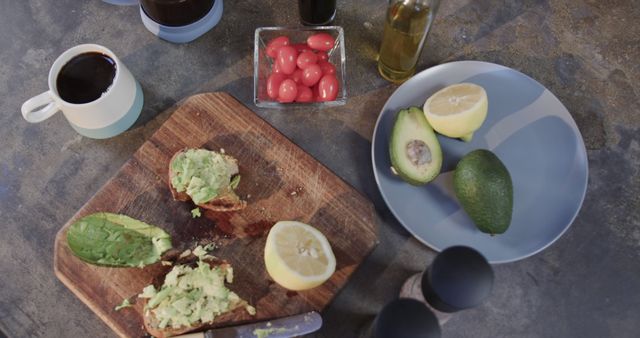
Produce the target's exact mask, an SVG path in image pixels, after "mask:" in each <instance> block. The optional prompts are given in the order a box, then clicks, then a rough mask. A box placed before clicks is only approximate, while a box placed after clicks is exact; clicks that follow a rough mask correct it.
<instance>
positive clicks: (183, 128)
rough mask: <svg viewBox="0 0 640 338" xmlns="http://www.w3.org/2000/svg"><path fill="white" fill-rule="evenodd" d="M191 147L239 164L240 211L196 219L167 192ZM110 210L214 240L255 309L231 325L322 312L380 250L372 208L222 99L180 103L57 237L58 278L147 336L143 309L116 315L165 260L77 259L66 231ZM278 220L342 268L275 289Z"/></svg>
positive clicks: (108, 318)
mask: <svg viewBox="0 0 640 338" xmlns="http://www.w3.org/2000/svg"><path fill="white" fill-rule="evenodd" d="M185 147H194V148H200V147H204V148H207V149H210V150H219V149H221V148H222V149H224V150H225V152H226V153H228V154H230V155H232V156H234V157H236V158H237V159H238V160H239V163H240V174H241V177H242V179H241V182H240V186H239V188H238V193H239V195H240V196H241V197H243V198H246V199H247V201H248V202H249V204H248V207H247V208H246V209H245V210H242V211H240V212H236V213H228V214H225V213H213V212H204V213H203V216H202V217H200V218H195V219H194V218H192V217H191V213H190V210H191V209H193V208H194V205H193V204H191V203H190V202H189V203H185V202H178V201H174V200H173V199H172V197H171V193H170V191H169V189H168V185H167V184H168V173H167V169H168V165H169V160H170V158H171V156H172V155H173V154H174V153H175V152H176V151H178V150H180V149H182V148H185ZM98 211H107V212H114V213H120V214H125V215H128V216H131V217H133V218H136V219H139V220H141V221H144V222H147V223H150V224H154V225H156V226H159V227H162V228H163V229H165V230H166V231H167V232H169V233H170V234H171V236H172V240H173V246H174V247H175V248H177V249H179V250H184V249H188V248H191V249H192V248H194V247H195V246H196V244H198V243H200V244H206V243H210V242H215V243H218V244H219V248H218V249H216V250H215V251H214V252H213V253H212V254H213V255H215V256H217V257H220V258H223V259H226V260H228V261H229V262H230V263H231V265H232V266H233V268H234V275H235V279H234V282H233V284H230V285H229V287H230V288H231V289H232V290H233V291H235V292H236V293H238V294H239V295H240V296H241V297H242V298H243V299H246V300H248V301H249V303H250V304H252V305H254V306H255V307H256V309H257V314H256V315H255V316H253V317H252V316H249V315H247V314H246V313H245V314H241V315H238V316H237V317H234V318H232V319H230V320H226V321H223V322H219V323H216V326H229V325H234V324H238V323H242V322H247V321H260V320H267V319H273V318H277V317H282V316H288V315H293V314H299V313H302V312H306V311H310V310H317V311H321V310H322V309H324V308H325V306H326V305H327V304H328V303H329V302H330V301H331V299H332V298H333V297H334V296H335V295H336V293H337V292H338V291H340V289H341V288H342V287H343V286H344V285H345V283H346V282H347V280H348V278H349V276H350V275H351V274H352V273H353V271H354V270H355V269H356V267H357V266H358V265H359V264H360V263H361V262H362V260H363V259H364V258H365V257H366V256H367V254H368V253H369V252H370V251H371V250H372V249H373V247H374V246H375V245H376V244H377V239H376V233H375V224H374V218H373V206H372V204H371V203H370V202H369V201H368V200H367V199H365V198H364V197H363V196H362V195H360V194H359V193H358V192H357V191H355V190H354V189H353V188H352V187H350V186H349V185H347V184H346V183H345V182H344V181H342V180H341V179H340V178H338V177H337V176H336V175H335V174H333V173H332V172H331V171H329V170H328V169H327V168H326V167H324V166H323V165H322V164H320V163H319V162H318V161H316V160H315V159H314V158H313V157H311V156H310V155H309V154H307V153H305V152H304V151H303V150H302V149H300V148H299V147H297V146H296V145H295V144H293V143H292V142H291V141H289V140H288V139H287V138H285V137H284V136H283V135H282V134H280V133H279V132H278V131H277V130H275V129H274V128H272V127H271V126H270V125H269V124H267V123H266V122H265V121H264V120H262V119H261V118H260V117H258V116H257V115H255V114H254V113H253V112H251V111H250V110H249V109H247V108H246V107H245V106H243V105H242V104H240V103H239V102H238V101H236V100H235V99H234V98H233V97H231V96H230V95H228V94H225V93H209V94H200V95H195V96H192V97H189V98H187V99H186V100H183V101H182V102H181V103H179V104H178V107H177V109H176V110H175V112H174V113H173V114H172V115H171V117H170V118H169V119H168V120H167V121H166V122H165V123H164V124H163V125H162V126H161V127H160V129H158V131H157V132H156V133H155V134H154V135H153V136H152V137H151V138H150V139H149V140H148V141H147V142H145V143H144V144H143V145H142V146H141V147H140V149H138V150H137V151H136V152H135V154H133V157H132V158H131V159H130V160H128V161H127V162H126V163H125V164H124V165H123V166H122V168H121V169H120V170H119V171H118V173H116V175H115V176H114V177H113V178H111V179H110V180H109V181H108V182H107V183H106V184H105V185H104V186H103V187H102V188H101V189H100V190H99V191H98V192H97V193H96V194H95V195H94V196H93V197H92V198H91V199H90V200H89V201H88V202H87V203H86V204H85V205H84V206H83V207H82V208H81V209H80V210H79V211H78V212H77V213H76V214H75V215H74V216H73V217H72V218H71V219H70V220H69V221H68V222H67V224H65V225H64V227H63V228H62V229H61V230H60V231H59V232H58V235H57V236H56V242H55V252H54V269H55V273H56V275H57V276H58V278H59V279H60V280H61V281H62V282H63V283H64V284H65V285H66V286H67V287H68V288H69V289H71V291H73V293H75V294H76V296H78V298H80V299H81V300H82V301H83V302H84V303H85V304H87V305H88V306H89V308H91V310H93V311H94V312H95V313H96V314H97V315H98V316H99V317H100V318H102V319H103V320H104V321H105V322H106V323H107V324H108V325H109V326H110V327H111V328H112V329H113V330H114V331H115V332H116V333H117V334H119V335H120V336H126V337H139V336H143V335H145V334H146V332H145V330H144V328H143V324H142V315H141V314H142V305H141V304H140V302H138V303H137V304H136V305H134V306H133V307H130V308H125V309H123V310H120V311H114V307H115V306H116V305H118V304H120V303H121V302H122V300H123V299H124V298H129V297H132V299H135V297H133V296H135V295H136V294H138V293H140V292H141V290H142V288H143V287H144V286H146V285H148V284H150V283H151V282H152V281H153V280H154V278H158V276H160V275H161V274H162V272H163V270H166V269H167V268H166V267H163V266H161V265H160V264H155V265H153V266H148V267H145V268H143V269H138V268H106V267H97V266H93V265H90V264H86V263H84V262H82V261H81V260H79V259H78V258H76V257H75V256H73V254H72V253H71V251H70V249H69V247H68V246H67V241H66V232H67V228H68V227H69V225H70V224H71V223H73V222H74V221H76V220H77V219H78V218H80V217H83V216H86V215H88V214H91V213H94V212H98ZM279 220H299V221H302V222H305V223H309V224H312V225H313V226H315V227H316V228H318V229H319V230H320V231H322V232H323V233H324V234H325V235H326V237H327V238H328V239H329V241H330V243H331V246H332V248H333V252H334V254H335V256H336V260H337V267H336V272H335V273H334V275H333V276H332V277H331V279H330V280H329V281H327V282H326V283H324V284H322V285H321V286H319V287H317V288H314V289H311V290H308V291H302V292H292V291H287V290H285V289H284V288H282V287H280V286H279V285H277V284H275V283H274V282H273V281H272V280H271V279H270V278H269V275H268V274H267V272H266V270H265V267H264V258H263V250H264V244H265V240H266V234H267V232H268V230H269V228H270V226H272V225H273V224H274V223H275V222H277V221H279Z"/></svg>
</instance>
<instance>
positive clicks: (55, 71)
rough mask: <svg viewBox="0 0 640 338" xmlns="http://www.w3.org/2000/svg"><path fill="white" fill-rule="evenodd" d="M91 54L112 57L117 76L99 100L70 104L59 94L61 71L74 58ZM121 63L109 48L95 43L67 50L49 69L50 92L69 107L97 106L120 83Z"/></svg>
mask: <svg viewBox="0 0 640 338" xmlns="http://www.w3.org/2000/svg"><path fill="white" fill-rule="evenodd" d="M91 52H98V53H102V54H105V55H107V56H108V57H110V58H111V59H112V60H113V62H115V64H116V74H115V76H114V77H113V81H111V85H109V87H108V88H107V90H106V91H105V92H104V93H103V94H102V95H101V96H100V97H99V98H97V99H95V100H93V101H91V102H85V103H71V102H68V101H66V100H64V99H63V98H62V97H61V96H60V94H59V93H58V88H57V86H56V80H57V78H58V75H59V74H60V71H61V70H62V67H63V66H64V65H66V64H67V63H68V62H69V61H71V59H73V58H74V57H76V56H78V55H80V54H84V53H91ZM120 68H121V63H120V60H118V57H117V56H116V54H115V53H114V52H112V51H111V50H110V49H109V48H107V47H105V46H102V45H98V44H95V43H85V44H80V45H77V46H73V47H71V48H69V49H67V50H65V51H64V52H62V54H60V55H59V56H58V57H57V58H56V60H55V61H54V62H53V65H51V68H50V69H49V78H48V80H47V81H48V84H49V90H50V91H51V94H52V95H53V96H54V97H55V98H56V99H57V100H60V101H62V102H64V104H65V105H69V106H78V107H80V106H88V105H92V104H97V103H99V102H101V101H103V100H104V99H105V98H106V96H107V94H108V93H109V92H110V91H111V90H112V88H113V86H114V84H115V83H116V82H117V81H118V79H119V78H120V73H121V70H120Z"/></svg>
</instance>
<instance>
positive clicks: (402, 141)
mask: <svg viewBox="0 0 640 338" xmlns="http://www.w3.org/2000/svg"><path fill="white" fill-rule="evenodd" d="M389 153H390V155H391V165H392V170H394V172H395V173H397V174H398V176H400V177H401V178H402V179H403V180H405V181H406V182H408V183H410V184H413V185H422V184H426V183H428V182H430V181H432V180H433V179H434V178H436V176H438V174H439V173H440V168H441V167H442V150H441V149H440V143H439V142H438V139H437V138H436V134H435V133H434V131H433V128H431V125H430V124H429V122H427V118H426V117H425V116H424V113H423V112H422V109H420V108H416V107H411V108H409V109H403V110H401V111H399V112H398V115H396V121H395V123H394V125H393V130H392V131H391V141H390V142H389Z"/></svg>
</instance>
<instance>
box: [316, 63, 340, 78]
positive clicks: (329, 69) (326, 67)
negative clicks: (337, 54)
mask: <svg viewBox="0 0 640 338" xmlns="http://www.w3.org/2000/svg"><path fill="white" fill-rule="evenodd" d="M318 66H320V69H321V70H322V74H325V75H326V74H332V75H335V73H336V66H334V65H333V64H332V63H331V62H327V61H318Z"/></svg>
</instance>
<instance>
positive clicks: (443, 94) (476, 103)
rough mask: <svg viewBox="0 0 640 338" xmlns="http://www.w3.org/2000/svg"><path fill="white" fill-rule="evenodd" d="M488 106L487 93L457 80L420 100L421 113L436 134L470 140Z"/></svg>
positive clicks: (485, 115) (475, 85) (474, 85)
mask: <svg viewBox="0 0 640 338" xmlns="http://www.w3.org/2000/svg"><path fill="white" fill-rule="evenodd" d="M488 108H489V100H488V99H487V92H486V91H485V90H484V88H482V87H481V86H478V85H477V84H473V83H458V84H454V85H451V86H448V87H445V88H443V89H441V90H439V91H437V92H436V93H435V94H433V95H431V97H429V99H427V102H425V103H424V109H423V110H424V115H425V116H426V118H427V121H429V124H430V125H431V127H433V129H435V131H437V132H438V133H440V134H442V135H444V136H448V137H453V138H461V139H463V140H464V141H470V140H471V138H472V137H473V132H474V131H476V130H477V129H478V128H480V126H481V125H482V123H483V122H484V120H485V118H486V117H487V110H488Z"/></svg>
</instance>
